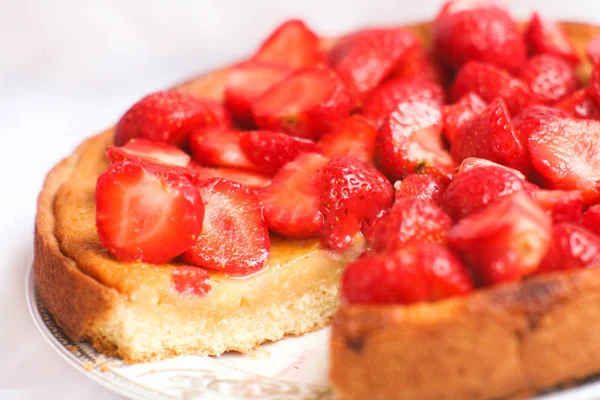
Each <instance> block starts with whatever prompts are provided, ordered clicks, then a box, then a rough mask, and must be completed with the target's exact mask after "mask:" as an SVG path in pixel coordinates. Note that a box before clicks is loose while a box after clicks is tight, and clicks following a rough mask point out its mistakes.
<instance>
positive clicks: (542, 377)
mask: <svg viewBox="0 0 600 400" xmlns="http://www.w3.org/2000/svg"><path fill="white" fill-rule="evenodd" d="M562 26H563V27H564V28H565V30H566V32H567V33H568V35H569V37H570V38H571V40H572V41H573V44H574V45H575V47H576V48H577V50H578V52H579V53H580V55H582V57H583V51H584V47H585V43H586V42H587V41H588V40H589V39H590V38H591V37H593V36H595V35H597V34H599V33H600V27H596V26H591V25H586V24H579V23H563V24H562ZM589 71H590V66H589V65H588V64H587V63H584V65H582V66H581V67H580V70H579V71H578V72H579V73H580V75H581V77H582V78H583V79H582V81H584V82H585V81H587V79H588V78H589ZM599 337H600V271H598V270H585V271H571V272H564V273H556V274H551V275H546V276H539V277H533V278H531V279H528V280H526V281H523V282H520V283H514V284H510V285H505V286H496V287H493V288H490V289H486V290H481V291H478V292H476V293H474V294H473V295H470V296H467V297H465V298H458V299H449V300H446V301H442V302H438V303H427V304H417V305H412V306H401V305H396V306H385V307H383V306H379V307H378V306H359V305H354V306H342V307H341V308H340V309H339V310H338V312H337V313H336V315H335V316H334V320H333V334H332V341H331V371H330V378H331V381H332V383H333V385H334V388H335V389H336V394H337V395H338V397H340V398H344V399H366V398H369V399H419V400H425V399H486V398H506V397H514V396H517V395H520V394H523V393H535V392H539V391H540V390H545V389H549V388H552V387H556V386H557V385H564V384H569V383H573V382H575V381H577V380H581V379H583V378H585V377H588V376H590V375H594V374H596V373H598V372H600V341H598V338H599Z"/></svg>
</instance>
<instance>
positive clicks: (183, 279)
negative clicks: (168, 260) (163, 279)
mask: <svg viewBox="0 0 600 400" xmlns="http://www.w3.org/2000/svg"><path fill="white" fill-rule="evenodd" d="M171 281H172V282H173V286H175V290H177V292H179V293H181V294H183V295H192V296H198V297H203V296H206V295H207V294H208V292H210V290H211V289H212V282H211V281H210V276H209V275H208V272H207V271H206V270H205V269H203V268H198V267H193V266H191V265H181V266H178V267H177V268H175V269H174V270H173V272H171Z"/></svg>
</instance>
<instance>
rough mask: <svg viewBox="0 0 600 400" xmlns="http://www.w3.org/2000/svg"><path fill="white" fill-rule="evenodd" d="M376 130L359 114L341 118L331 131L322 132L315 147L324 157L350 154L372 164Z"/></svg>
mask: <svg viewBox="0 0 600 400" xmlns="http://www.w3.org/2000/svg"><path fill="white" fill-rule="evenodd" d="M376 139H377V130H376V129H375V128H374V127H373V125H372V124H371V123H370V122H369V121H368V120H366V119H365V118H364V117H362V116H360V115H352V116H350V117H348V118H346V119H343V120H342V121H341V122H340V123H339V124H337V125H336V126H335V127H334V128H333V129H332V130H331V131H329V132H327V133H326V134H324V135H323V136H322V137H321V139H319V142H318V143H317V147H318V149H319V151H320V152H321V153H322V154H323V155H324V156H326V157H329V158H331V157H333V156H351V157H354V158H357V159H359V160H360V161H363V162H366V163H367V164H369V165H374V164H375V160H374V152H375V140H376Z"/></svg>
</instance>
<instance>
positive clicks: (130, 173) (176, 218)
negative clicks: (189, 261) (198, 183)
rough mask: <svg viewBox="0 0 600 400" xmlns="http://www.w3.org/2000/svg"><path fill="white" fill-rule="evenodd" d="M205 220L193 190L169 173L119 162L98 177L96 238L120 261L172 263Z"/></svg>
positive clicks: (197, 232)
mask: <svg viewBox="0 0 600 400" xmlns="http://www.w3.org/2000/svg"><path fill="white" fill-rule="evenodd" d="M203 216H204V207H203V204H202V199H201V198H200V196H199V195H198V191H197V190H196V188H195V186H194V185H193V184H192V182H191V181H190V180H189V179H188V178H187V177H186V176H184V175H183V174H178V173H176V172H173V171H172V170H170V169H168V168H163V167H160V166H153V165H152V164H148V163H145V164H142V163H138V162H133V161H122V162H118V163H115V164H111V165H110V166H109V167H108V169H107V170H106V171H105V172H104V173H102V175H100V177H99V178H98V182H97V185H96V226H97V228H98V236H99V237H100V241H101V242H102V245H103V246H104V247H105V248H106V249H107V250H108V251H109V252H110V253H111V254H113V255H114V256H115V257H117V258H118V259H119V260H121V261H143V262H147V263H153V264H162V263H166V262H169V261H171V260H172V259H173V258H175V257H177V256H178V255H180V254H181V253H183V252H184V251H186V250H187V249H189V248H190V247H191V246H192V245H193V244H194V243H195V241H196V238H197V237H198V235H199V234H200V231H201V230H202V220H203Z"/></svg>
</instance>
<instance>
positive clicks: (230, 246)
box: [183, 178, 270, 276]
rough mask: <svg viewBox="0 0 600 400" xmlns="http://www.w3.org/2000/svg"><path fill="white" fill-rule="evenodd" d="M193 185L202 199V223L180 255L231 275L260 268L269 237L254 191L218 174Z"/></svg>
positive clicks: (240, 274) (205, 266)
mask: <svg viewBox="0 0 600 400" xmlns="http://www.w3.org/2000/svg"><path fill="white" fill-rule="evenodd" d="M197 188H198V191H199V192H200V196H201V197H202V200H203V201H204V207H205V216H204V224H203V226H202V233H201V234H200V236H199V237H198V238H197V240H196V242H195V244H194V245H193V246H192V248H190V249H189V250H188V251H186V252H185V253H184V254H183V258H184V259H185V260H186V261H187V262H189V263H192V264H194V265H197V266H200V267H204V268H208V269H211V270H214V271H219V272H222V273H224V274H227V275H231V276H244V275H249V274H252V273H254V272H257V271H260V270H261V269H262V268H263V267H264V265H265V261H266V260H267V257H268V256H269V245H270V239H269V231H268V229H267V224H265V222H264V221H263V219H262V213H261V209H260V204H259V202H258V198H257V197H256V195H255V194H254V193H252V192H250V191H249V190H248V189H246V188H244V187H243V186H242V185H240V184H239V183H236V182H232V181H229V180H227V179H221V178H213V179H209V180H207V181H204V182H201V183H199V184H198V185H197Z"/></svg>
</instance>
